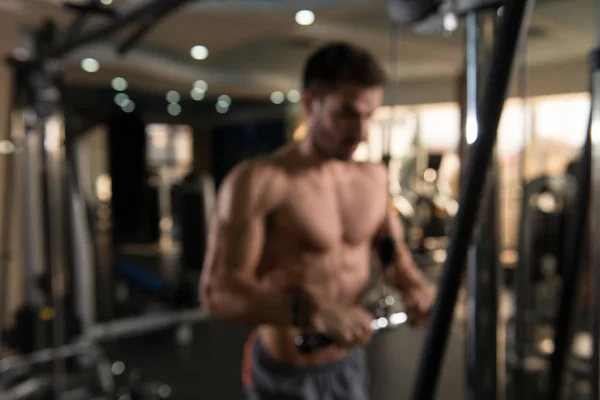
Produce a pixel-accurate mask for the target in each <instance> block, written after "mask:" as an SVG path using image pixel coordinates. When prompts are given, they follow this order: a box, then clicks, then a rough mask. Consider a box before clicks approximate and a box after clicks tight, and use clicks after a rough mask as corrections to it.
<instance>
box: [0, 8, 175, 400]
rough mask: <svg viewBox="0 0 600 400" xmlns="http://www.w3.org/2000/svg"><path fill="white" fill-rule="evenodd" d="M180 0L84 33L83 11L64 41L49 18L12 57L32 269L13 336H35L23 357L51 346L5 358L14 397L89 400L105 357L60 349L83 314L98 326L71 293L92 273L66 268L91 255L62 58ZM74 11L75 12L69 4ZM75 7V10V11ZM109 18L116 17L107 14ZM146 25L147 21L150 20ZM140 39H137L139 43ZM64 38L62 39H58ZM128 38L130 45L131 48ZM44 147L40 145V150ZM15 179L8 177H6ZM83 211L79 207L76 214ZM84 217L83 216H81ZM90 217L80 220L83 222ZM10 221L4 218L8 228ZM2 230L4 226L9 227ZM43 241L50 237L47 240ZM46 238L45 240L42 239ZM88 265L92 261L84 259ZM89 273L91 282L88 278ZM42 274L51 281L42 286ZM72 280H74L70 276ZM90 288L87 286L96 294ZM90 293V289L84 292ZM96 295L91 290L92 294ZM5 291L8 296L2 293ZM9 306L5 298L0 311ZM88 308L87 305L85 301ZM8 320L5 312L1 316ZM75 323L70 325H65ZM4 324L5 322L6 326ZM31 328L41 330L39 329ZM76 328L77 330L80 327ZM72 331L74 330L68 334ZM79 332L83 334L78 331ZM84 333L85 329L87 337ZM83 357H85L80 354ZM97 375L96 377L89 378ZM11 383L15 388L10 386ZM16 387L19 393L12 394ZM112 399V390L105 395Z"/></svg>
mask: <svg viewBox="0 0 600 400" xmlns="http://www.w3.org/2000/svg"><path fill="white" fill-rule="evenodd" d="M184 3H185V1H183V0H176V1H172V0H167V1H165V0H162V1H156V0H155V1H148V2H144V3H143V4H141V5H135V6H134V7H132V8H129V10H128V11H126V12H122V13H121V12H115V15H114V18H112V19H110V20H108V21H105V22H104V23H99V24H93V25H90V26H91V28H90V29H86V30H81V29H82V27H83V24H82V21H83V20H84V18H85V17H86V16H87V15H88V14H90V13H92V11H94V9H95V8H94V7H87V8H85V7H84V8H80V10H83V11H84V13H83V14H81V15H80V16H79V18H77V19H76V21H75V22H74V23H73V25H71V28H70V29H69V30H68V34H67V35H66V37H62V38H59V37H58V36H59V35H58V30H57V27H56V25H55V24H54V23H53V22H52V21H47V22H46V23H44V24H43V26H42V27H41V28H40V29H39V30H38V31H37V32H36V33H35V38H34V40H33V41H32V43H31V46H28V47H30V48H28V49H27V50H28V53H29V54H31V55H32V56H31V57H30V58H29V59H27V60H23V59H19V60H17V59H10V60H9V63H10V66H11V67H13V69H14V71H15V78H16V84H15V88H16V90H15V96H14V106H15V109H16V110H17V111H15V113H14V118H12V126H11V129H12V131H13V141H14V142H15V143H16V144H18V145H20V146H21V147H22V149H23V151H22V153H21V154H23V157H22V158H21V160H22V161H23V165H22V170H23V171H24V172H25V174H24V187H25V189H24V198H23V203H24V204H25V207H26V209H25V211H24V213H23V214H24V216H25V221H24V230H25V234H26V242H25V244H26V245H27V246H30V248H28V249H26V251H25V253H26V255H27V257H28V259H27V260H26V265H27V272H26V277H27V278H26V279H27V297H28V301H27V304H26V305H25V307H24V308H23V310H22V312H20V313H19V318H18V319H19V322H20V323H18V324H17V325H16V326H15V330H14V331H13V335H12V336H16V337H17V339H19V340H20V339H22V337H19V336H21V335H23V336H26V335H25V334H29V333H31V332H35V333H36V334H37V336H39V337H36V338H33V337H31V336H30V337H29V338H26V339H28V340H25V341H22V342H21V343H20V345H19V346H17V347H21V350H22V351H24V352H28V351H31V350H33V349H34V348H39V347H46V348H47V347H50V349H49V350H47V353H42V355H40V353H39V352H38V353H36V352H34V353H32V354H31V355H30V356H29V357H27V358H21V359H9V360H2V362H1V363H0V371H1V379H2V384H3V385H5V388H6V390H5V391H9V390H12V391H13V392H12V393H11V395H10V396H9V398H11V399H19V398H26V397H31V396H36V397H37V396H42V397H43V398H53V399H58V398H65V396H71V397H70V398H81V399H86V400H89V399H91V398H93V397H95V396H96V394H92V393H93V392H94V390H93V389H94V388H95V387H99V388H100V389H101V390H100V392H107V390H103V387H102V385H96V383H95V380H94V379H90V378H89V377H83V378H82V377H81V376H80V375H82V374H83V375H85V376H87V375H88V374H87V372H88V371H94V370H100V369H102V367H101V364H102V362H101V360H100V358H98V357H94V354H95V353H94V352H93V351H90V352H87V350H86V351H84V352H82V353H76V354H75V356H76V358H78V359H80V358H81V357H83V356H85V357H88V356H89V359H90V360H91V361H90V362H89V363H88V364H85V365H84V364H81V363H80V362H76V363H75V362H74V361H73V360H72V358H71V357H69V352H68V351H67V352H66V353H64V352H63V351H62V349H63V346H65V345H66V343H67V341H69V340H70V339H71V336H73V335H70V334H69V335H68V334H67V333H68V332H67V330H69V328H68V326H69V325H70V326H77V325H78V324H76V323H74V322H73V321H75V320H76V318H68V316H69V315H71V317H74V316H77V314H78V313H89V315H85V317H84V318H83V319H84V320H85V321H86V326H89V325H90V324H91V323H92V322H94V315H91V314H93V313H94V310H93V309H91V308H90V307H87V306H86V305H84V306H81V307H80V306H79V303H80V301H79V298H77V297H76V296H75V295H76V294H80V293H77V291H75V290H73V288H72V287H73V285H74V282H77V283H83V282H84V281H85V282H87V284H89V283H90V282H89V279H88V278H89V277H90V275H89V274H87V275H86V273H85V272H84V271H78V272H80V276H76V274H75V273H73V271H71V270H70V269H69V266H70V265H73V263H74V262H76V263H78V265H79V266H82V265H83V264H86V259H87V261H89V259H90V258H91V257H89V254H88V255H86V254H85V253H86V250H87V249H85V248H84V245H85V243H84V242H83V239H81V240H77V239H78V238H73V237H72V235H73V234H74V232H79V233H82V232H81V230H80V229H78V228H81V226H79V225H78V224H77V221H72V218H77V215H78V214H77V209H73V210H72V214H71V212H69V210H71V207H73V206H74V204H75V203H76V199H75V198H74V197H73V193H74V192H75V191H76V189H77V188H76V186H75V185H74V184H73V178H74V177H73V176H70V175H69V169H70V168H72V166H73V165H72V164H71V161H72V154H69V147H70V138H69V137H67V135H66V133H65V125H64V118H63V116H62V113H61V110H62V104H61V102H62V92H61V89H62V79H61V78H62V76H61V68H60V64H59V62H58V59H59V58H60V57H62V56H64V55H66V54H67V53H68V52H70V51H72V50H75V49H76V48H77V47H79V46H82V45H86V44H88V43H90V42H92V41H95V40H99V39H102V38H104V37H106V36H108V35H110V34H112V33H113V32H115V31H116V30H117V29H120V28H123V27H125V26H126V25H127V24H129V23H130V22H134V21H135V20H138V19H140V18H142V19H144V17H146V16H147V15H151V17H152V18H151V21H152V22H156V21H157V20H158V18H159V17H160V16H164V15H166V14H167V13H168V12H171V11H173V10H175V9H176V8H177V7H179V6H181V5H183V4H184ZM71 8H72V9H73V7H71ZM75 8H77V7H75ZM109 14H112V13H109ZM146 21H148V20H147V19H146ZM140 36H141V35H139V33H138V35H137V37H138V38H139V37H140ZM59 39H60V40H59ZM130 45H131V41H129V42H128V46H130ZM42 144H43V146H42ZM9 181H10V180H9ZM79 211H81V210H79ZM81 214H82V213H81V212H80V213H79V217H81ZM83 220H85V219H81V220H79V223H81V221H83ZM7 221H8V219H5V223H7ZM4 229H7V227H6V226H5V227H4ZM44 236H45V237H44ZM45 239H46V240H45ZM87 264H89V262H87ZM5 271H6V264H5V263H4V264H3V265H2V275H3V276H2V278H3V281H6V280H8V279H6V278H7V277H6V273H5ZM86 276H87V278H86ZM42 277H45V278H46V281H47V283H48V284H44V283H43V279H40V278H42ZM72 277H74V279H72ZM92 287H93V284H90V285H89V288H90V289H91V288H92ZM87 290H89V289H86V291H87ZM92 293H93V292H92ZM5 294H6V293H5V291H3V293H2V295H3V296H4V295H5ZM81 299H82V301H81V303H82V304H87V303H89V302H88V301H87V300H88V298H87V297H81ZM69 301H70V302H71V303H70V304H69ZM5 305H6V302H5V301H2V304H1V305H0V306H1V307H5ZM87 305H89V304H87ZM2 315H3V313H2ZM45 320H49V321H51V324H50V326H51V331H52V335H51V339H52V340H51V341H52V343H51V344H48V343H44V342H45V340H44V336H45V335H44V331H43V329H42V328H43V327H44V325H45V323H44V322H43V321H45ZM67 320H70V321H71V323H68V322H67ZM2 322H4V321H2ZM34 325H37V326H35V327H34ZM76 331H79V329H76ZM71 333H72V332H71ZM77 333H79V332H77ZM85 333H86V332H84V334H85ZM80 356H81V357H80ZM92 375H93V376H96V375H97V374H92ZM8 385H10V387H8ZM13 389H14V390H13ZM100 394H107V393H100Z"/></svg>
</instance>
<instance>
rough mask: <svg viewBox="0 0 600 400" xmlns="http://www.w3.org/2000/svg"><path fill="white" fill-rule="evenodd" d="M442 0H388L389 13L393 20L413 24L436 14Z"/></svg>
mask: <svg viewBox="0 0 600 400" xmlns="http://www.w3.org/2000/svg"><path fill="white" fill-rule="evenodd" d="M441 3H442V1H441V0H388V3H387V4H388V13H389V14H390V17H391V19H392V21H394V22H395V23H400V24H413V23H416V22H419V21H422V20H423V19H425V18H427V17H429V16H430V15H432V14H434V13H435V12H436V11H437V10H438V8H439V7H440V5H441Z"/></svg>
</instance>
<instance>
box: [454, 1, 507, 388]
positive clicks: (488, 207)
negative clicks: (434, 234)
mask: <svg viewBox="0 0 600 400" xmlns="http://www.w3.org/2000/svg"><path fill="white" fill-rule="evenodd" d="M494 21H495V15H494V14H492V13H488V12H484V11H478V10H473V11H470V12H469V13H468V14H467V16H466V65H467V71H466V72H467V74H466V75H467V76H466V78H467V93H466V95H467V98H466V108H467V109H466V126H465V135H466V142H467V143H466V144H467V146H466V148H465V152H466V153H467V154H464V155H463V156H465V158H467V157H468V156H469V154H468V153H469V152H470V150H471V146H470V145H471V144H473V143H474V142H475V140H477V136H478V130H479V127H478V123H477V121H478V119H479V106H480V101H481V95H482V87H483V84H482V83H483V80H484V78H485V77H486V72H487V65H486V61H487V60H489V50H490V49H491V43H488V41H489V40H488V37H487V35H488V34H489V33H491V32H490V31H493V29H494ZM463 165H464V164H463ZM463 174H464V172H463ZM497 185H498V179H497V158H496V157H495V156H493V158H492V164H491V166H490V171H489V173H488V178H487V188H486V191H485V194H484V204H483V206H482V207H481V212H480V214H479V220H478V224H477V226H476V229H475V233H474V235H473V238H474V240H473V243H472V244H471V246H470V247H469V251H468V256H467V286H468V288H467V290H468V301H467V313H468V317H467V321H469V322H468V324H469V326H468V329H467V357H466V359H467V374H466V376H467V387H466V391H465V398H466V399H469V400H478V399H484V398H485V399H497V396H498V384H497V372H498V366H497V361H498V357H497V347H498V345H497V340H496V339H497V328H498V324H497V321H498V298H499V277H498V274H499V263H498V230H499V228H500V227H499V223H498V219H499V214H498V200H497V196H498V190H497Z"/></svg>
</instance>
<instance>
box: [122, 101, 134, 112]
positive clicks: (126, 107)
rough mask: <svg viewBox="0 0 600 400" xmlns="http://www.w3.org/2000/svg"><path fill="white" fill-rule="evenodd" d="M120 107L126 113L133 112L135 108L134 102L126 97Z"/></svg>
mask: <svg viewBox="0 0 600 400" xmlns="http://www.w3.org/2000/svg"><path fill="white" fill-rule="evenodd" d="M121 109H122V110H123V111H125V112H126V113H130V112H133V111H134V110H135V103H134V102H133V101H131V100H129V99H127V100H125V101H124V102H123V103H122V104H121Z"/></svg>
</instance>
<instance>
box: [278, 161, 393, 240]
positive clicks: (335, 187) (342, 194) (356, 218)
mask: <svg viewBox="0 0 600 400" xmlns="http://www.w3.org/2000/svg"><path fill="white" fill-rule="evenodd" d="M379 186H380V184H378V183H377V182H374V181H373V180H370V179H368V177H367V176H364V175H362V174H360V173H352V174H350V173H348V174H343V173H337V174H335V173H330V172H325V173H315V174H306V175H304V176H301V177H298V178H296V179H293V180H291V181H290V184H289V186H288V188H289V189H288V195H287V196H286V199H285V201H284V202H283V203H282V204H281V206H280V207H278V209H277V210H276V212H275V213H274V214H273V219H272V220H273V224H274V228H275V229H274V231H275V232H274V233H275V234H278V233H279V234H282V235H283V234H285V235H287V236H293V237H294V239H295V240H297V241H298V242H299V244H302V245H305V246H308V247H312V248H315V249H327V248H331V247H334V246H336V245H338V244H340V243H344V244H348V245H357V244H360V243H364V242H365V241H368V240H370V239H371V238H372V236H373V235H374V233H375V231H376V230H377V228H378V226H379V223H380V222H381V220H382V217H383V215H384V213H385V207H386V198H385V191H384V190H385V189H384V188H383V187H379Z"/></svg>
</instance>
